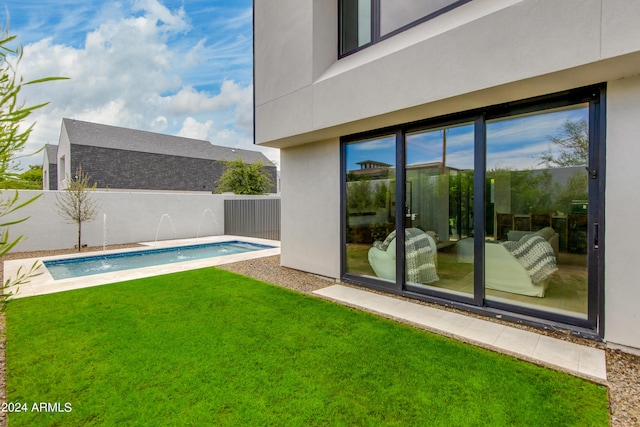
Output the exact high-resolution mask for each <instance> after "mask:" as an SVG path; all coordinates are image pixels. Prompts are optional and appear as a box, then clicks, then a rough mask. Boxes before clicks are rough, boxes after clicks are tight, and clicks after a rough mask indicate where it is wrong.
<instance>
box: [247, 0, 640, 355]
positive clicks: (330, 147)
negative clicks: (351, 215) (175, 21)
mask: <svg viewBox="0 0 640 427" xmlns="http://www.w3.org/2000/svg"><path fill="white" fill-rule="evenodd" d="M254 4H255V6H256V8H255V14H256V15H255V21H256V28H255V51H256V57H255V71H256V81H255V91H256V105H255V123H256V142H257V143H258V144H263V145H266V146H274V147H280V148H282V149H283V150H282V152H281V161H282V163H281V165H282V176H283V191H282V197H283V199H282V206H283V224H282V260H283V263H284V262H286V264H285V265H287V266H290V267H292V268H298V269H302V270H306V271H312V272H316V273H319V274H324V275H328V276H332V277H337V274H339V271H338V270H339V266H340V255H339V250H340V247H339V218H340V212H339V171H338V168H339V148H338V147H339V143H338V140H339V138H340V137H341V136H344V135H348V134H352V133H355V132H361V131H367V130H372V129H379V128H382V127H385V126H392V125H397V124H402V123H407V122H411V121H414V120H423V119H427V118H431V117H437V116H439V115H444V114H449V113H457V112H462V111H466V110H470V109H473V108H480V107H486V106H490V105H495V104H499V103H503V102H509V101H516V100H521V99H525V98H528V97H534V96H540V95H545V94H550V93H554V92H559V91H564V90H569V89H575V88H578V87H581V86H587V85H591V84H598V83H603V82H607V83H608V92H607V98H606V102H607V111H606V114H607V141H606V147H607V158H606V166H607V172H606V195H605V198H606V231H605V239H606V255H605V256H606V258H605V304H606V307H605V339H606V340H607V341H608V342H610V343H613V344H619V345H622V346H626V347H631V348H636V349H640V329H639V328H637V327H636V325H638V324H639V323H640V322H639V321H640V309H638V307H640V285H638V284H637V283H638V282H639V281H640V280H639V279H638V277H637V275H636V269H635V268H634V265H635V263H634V259H635V255H636V253H637V252H638V251H637V250H636V249H635V239H634V236H635V235H636V234H637V233H635V231H637V230H635V229H636V228H640V223H638V221H637V219H636V217H637V212H640V196H638V195H637V194H638V193H637V191H635V187H634V185H635V183H636V182H638V181H639V179H638V178H640V176H638V175H640V168H639V167H638V164H637V163H638V159H640V142H639V141H637V139H638V138H640V136H639V135H640V120H638V117H640V77H636V76H639V75H640V25H638V24H637V23H638V22H640V1H629V0H563V1H557V0H474V1H471V2H469V3H466V4H465V5H463V6H461V7H459V8H456V9H454V10H453V11H451V12H448V13H445V14H443V15H441V16H439V17H437V18H435V19H433V20H430V21H427V22H425V23H423V24H421V25H418V26H416V27H414V28H412V29H410V30H408V31H405V32H403V33H400V34H398V35H396V36H394V37H391V38H389V39H387V40H385V41H382V42H380V43H378V44H376V45H374V46H371V47H368V48H366V49H364V50H362V51H360V52H357V53H355V54H353V55H350V56H348V57H345V58H343V59H340V60H338V59H337V46H338V43H337V32H338V22H337V19H338V13H337V9H335V7H336V4H337V2H336V1H334V0H300V1H294V0H288V1H286V2H284V3H282V4H280V6H281V7H279V8H278V12H277V13H276V12H274V11H273V10H271V9H270V7H271V2H269V1H268V0H256V1H255V2H254ZM287 24H291V25H287ZM320 35H323V37H324V39H323V38H321V37H320ZM289 76H291V78H289ZM317 141H333V142H322V143H318V142H317ZM287 187H288V188H287ZM285 207H286V208H285ZM307 236H308V238H307Z"/></svg>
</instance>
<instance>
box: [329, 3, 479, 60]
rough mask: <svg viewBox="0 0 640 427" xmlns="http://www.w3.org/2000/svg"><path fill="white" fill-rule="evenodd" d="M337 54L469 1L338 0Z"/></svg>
mask: <svg viewBox="0 0 640 427" xmlns="http://www.w3.org/2000/svg"><path fill="white" fill-rule="evenodd" d="M338 1H339V11H340V20H339V22H340V23H339V25H340V47H339V50H340V51H339V56H340V57H343V56H345V55H348V54H350V53H353V52H356V51H358V50H360V49H362V48H364V47H366V46H369V45H371V44H374V43H377V42H379V41H380V40H384V39H385V38H387V37H391V36H392V35H394V34H397V33H399V32H401V31H404V30H406V29H407V28H410V27H412V26H414V25H417V24H419V23H421V22H424V21H427V20H429V19H432V18H434V17H436V16H438V15H440V14H442V13H444V12H447V11H449V10H451V9H453V8H455V7H457V6H460V5H461V4H463V3H467V2H468V1H471V0H338Z"/></svg>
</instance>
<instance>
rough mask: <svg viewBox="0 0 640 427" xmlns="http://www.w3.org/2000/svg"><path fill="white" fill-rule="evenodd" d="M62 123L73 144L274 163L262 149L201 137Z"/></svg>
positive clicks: (171, 154) (85, 123) (73, 122)
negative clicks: (183, 136) (247, 147)
mask: <svg viewBox="0 0 640 427" xmlns="http://www.w3.org/2000/svg"><path fill="white" fill-rule="evenodd" d="M62 123H63V126H64V128H65V129H66V131H67V135H68V136H69V142H70V143H71V144H77V145H89V146H93V147H102V148H111V149H116V150H125V151H137V152H142V153H154V154H164V155H169V156H180V157H192V158H197V159H210V160H235V159H237V158H238V157H240V158H241V159H242V160H243V161H244V162H245V163H255V162H258V161H262V162H263V163H264V164H265V165H266V166H273V164H272V163H271V162H270V161H269V159H267V157H266V156H265V155H264V154H262V153H261V152H259V151H252V150H243V149H239V148H231V147H222V146H219V145H213V144H211V143H210V142H209V141H205V140H201V139H191V138H182V137H178V136H171V135H164V134H160V133H154V132H147V131H142V130H136V129H127V128H121V127H117V126H109V125H103V124H98V123H91V122H83V121H80V120H75V119H62ZM54 157H55V156H54Z"/></svg>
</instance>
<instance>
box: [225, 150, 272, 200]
mask: <svg viewBox="0 0 640 427" xmlns="http://www.w3.org/2000/svg"><path fill="white" fill-rule="evenodd" d="M225 166H226V168H225V170H224V172H223V173H222V175H221V176H220V179H219V180H218V181H216V185H217V187H216V193H225V192H228V191H231V192H233V193H235V194H253V195H259V194H265V193H268V192H269V190H270V189H271V188H272V187H273V181H272V180H271V177H270V176H269V174H267V172H266V171H265V170H264V163H262V162H260V161H258V162H255V163H245V162H243V161H242V159H241V158H237V159H236V160H231V161H228V162H225Z"/></svg>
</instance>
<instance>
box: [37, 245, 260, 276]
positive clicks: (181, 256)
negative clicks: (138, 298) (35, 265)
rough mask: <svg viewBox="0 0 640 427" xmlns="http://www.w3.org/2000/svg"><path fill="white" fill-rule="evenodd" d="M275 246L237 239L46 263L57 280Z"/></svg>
mask: <svg viewBox="0 0 640 427" xmlns="http://www.w3.org/2000/svg"><path fill="white" fill-rule="evenodd" d="M272 248H273V246H268V245H261V244H257V243H248V242H242V241H237V240H234V241H228V242H217V243H207V244H199V245H190V246H178V247H172V248H162V249H147V250H138V251H132V252H124V253H118V254H108V255H92V256H86V257H81V258H70V259H59V260H50V261H44V262H43V264H44V265H45V267H46V268H47V270H48V271H49V273H50V274H51V276H52V277H53V278H54V279H55V280H61V279H69V278H73V277H82V276H90V275H94V274H103V273H109V272H114V271H122V270H131V269H135V268H143V267H151V266H157V265H164V264H172V263H177V262H185V261H193V260H198V259H204V258H213V257H219V256H224V255H234V254H240V253H245V252H251V251H258V250H263V249H272Z"/></svg>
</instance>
